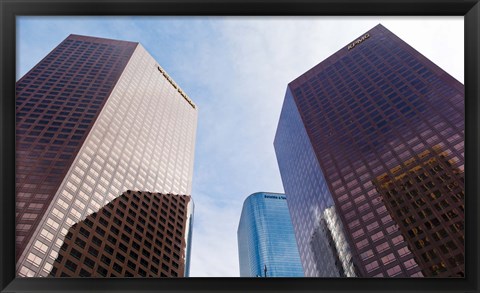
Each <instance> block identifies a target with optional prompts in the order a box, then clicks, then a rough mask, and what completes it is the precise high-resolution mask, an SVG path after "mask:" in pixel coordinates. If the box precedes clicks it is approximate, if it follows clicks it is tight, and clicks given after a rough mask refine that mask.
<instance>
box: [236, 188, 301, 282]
mask: <svg viewBox="0 0 480 293" xmlns="http://www.w3.org/2000/svg"><path fill="white" fill-rule="evenodd" d="M237 240H238V257H239V262H240V277H257V276H258V277H264V276H267V277H303V270H302V265H301V263H300V257H299V254H298V249H297V243H296V241H295V235H294V234H293V227H292V222H291V220H290V214H289V213H288V208H287V203H286V198H285V195H284V194H279V193H270V192H257V193H254V194H251V195H250V196H249V197H247V199H246V200H245V202H244V203H243V209H242V215H241V217H240V223H239V225H238V231H237Z"/></svg>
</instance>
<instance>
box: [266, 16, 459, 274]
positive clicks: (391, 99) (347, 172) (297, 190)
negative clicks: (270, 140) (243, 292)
mask: <svg viewBox="0 0 480 293" xmlns="http://www.w3.org/2000/svg"><path fill="white" fill-rule="evenodd" d="M274 146H275V151H276V155H277V160H278V164H279V168H280V173H281V177H282V181H283V185H284V189H285V193H286V195H287V198H288V200H287V203H288V207H289V210H290V212H291V215H292V222H293V226H294V230H295V235H296V237H297V242H298V243H299V252H300V257H301V259H302V264H303V266H304V269H305V274H306V276H321V277H322V276H330V275H329V274H326V273H327V272H326V268H327V270H328V269H331V270H335V269H337V270H338V272H339V274H338V275H342V270H343V273H344V274H345V275H348V274H347V273H346V272H352V273H353V274H354V275H357V276H367V277H408V276H411V277H422V276H427V277H428V276H439V277H461V276H463V275H464V258H465V256H464V251H465V249H464V232H463V226H464V189H465V188H464V175H463V170H464V86H463V85H462V84H461V83H460V82H458V81H457V80H455V79H454V78H453V77H451V76H450V75H449V74H447V73H446V72H445V71H443V70H442V69H441V68H439V67H438V66H436V65H435V64H434V63H432V62H431V61H430V60H428V59H427V58H425V57H424V56H423V55H421V54H420V53H419V52H417V51H416V50H415V49H413V48H412V47H411V46H409V45H408V44H406V43H405V42H404V41H402V40H401V39H400V38H398V37H397V36H395V35H394V34H393V33H391V32H390V31H389V30H387V29H386V28H385V27H383V26H382V25H377V26H376V27H374V28H373V29H371V30H370V31H368V32H366V33H365V34H363V35H361V36H359V37H358V38H357V39H355V40H353V41H352V42H351V43H349V44H347V45H346V46H345V47H343V48H341V49H340V50H339V51H338V52H336V53H335V54H333V55H332V56H330V57H329V58H327V59H326V60H324V61H322V62H321V63H319V64H318V65H316V66H315V67H313V68H312V69H310V70H309V71H307V72H306V73H305V74H303V75H301V76H300V77H298V78H297V79H295V80H294V81H292V82H291V83H290V84H289V85H288V87H287V92H286V95H285V100H284V104H283V108H282V112H281V115H280V120H279V123H278V128H277V133H276V137H275V141H274ZM332 208H333V210H334V211H336V212H335V213H333V214H335V215H336V216H335V218H336V222H337V223H338V225H335V226H332V228H331V229H329V230H326V229H323V228H322V223H323V222H324V221H325V219H326V217H327V216H326V213H328V214H332V213H330V212H328V211H329V209H332ZM329 235H334V236H335V237H337V238H338V239H345V241H344V242H343V245H342V243H341V241H334V243H335V247H336V249H330V250H328V249H326V248H322V247H325V243H327V242H329V241H331V240H330V238H331V236H329ZM335 237H333V239H335ZM319 252H323V253H324V254H323V255H322V254H321V253H319ZM327 252H330V254H331V256H330V257H325V253H327ZM338 260H340V262H341V263H342V267H341V268H340V267H339V266H338V263H339V262H338ZM335 263H337V265H335ZM350 269H351V270H350Z"/></svg>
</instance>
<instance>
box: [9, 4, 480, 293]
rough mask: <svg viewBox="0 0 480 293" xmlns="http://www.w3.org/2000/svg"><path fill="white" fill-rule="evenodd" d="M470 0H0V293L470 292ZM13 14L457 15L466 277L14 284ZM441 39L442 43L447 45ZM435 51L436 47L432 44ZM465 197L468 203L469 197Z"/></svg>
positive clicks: (473, 18) (474, 141)
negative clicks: (461, 35)
mask: <svg viewBox="0 0 480 293" xmlns="http://www.w3.org/2000/svg"><path fill="white" fill-rule="evenodd" d="M478 2H479V1H478V0H466V1H458V0H416V1H414V0H393V1H388V0H357V1H355V0H336V1H330V0H300V1H294V0H270V1H269V0H257V1H254V0H230V1H222V0H175V1H171V0H141V1H134V0H125V1H121V0H104V1H92V0H71V1H55V0H38V1H36V0H0V9H1V11H0V13H1V16H0V19H1V48H0V50H1V51H0V58H1V60H0V64H1V65H0V67H1V70H0V89H1V99H0V108H1V110H0V111H1V118H0V137H1V141H2V144H1V147H0V165H1V168H0V188H1V196H0V209H1V210H0V229H1V230H0V235H1V236H0V237H1V240H0V290H1V292H5V293H7V292H9V293H10V292H70V291H71V292H116V291H118V292H200V291H201V292H462V293H465V292H469V293H470V292H478V290H479V281H478V276H479V271H478V267H479V256H478V250H479V249H478V247H479V244H478V235H479V225H478V223H480V221H479V217H478V213H477V211H478V210H480V206H479V201H478V198H477V197H476V195H478V194H480V192H479V184H478V181H479V180H478V179H479V171H478V168H479V166H480V160H479V156H478V153H479V148H480V144H479V129H480V127H479V126H480V121H479V113H480V111H479V100H480V95H479V77H480V75H479V55H480V50H479V45H480V39H479V37H480V18H479V14H480V4H479V3H478ZM20 15H25V16H28V15H298V16H306V15H440V16H447V15H463V16H464V17H465V93H466V111H465V113H466V114H465V115H466V117H465V119H466V121H465V122H466V129H465V130H466V133H465V137H466V139H465V151H466V163H465V174H466V180H465V181H466V195H467V196H466V204H465V205H466V209H467V212H466V215H467V220H466V237H465V240H466V243H465V244H466V247H465V249H466V252H465V253H466V256H467V258H466V277H465V278H463V279H432V278H418V279H416V278H415V279H413V278H410V279H399V278H381V279H369V278H349V279H345V278H338V279H322V278H318V279H317V278H298V279H293V278H247V279H245V278H181V279H148V278H139V279H132V278H129V279H121V278H120V279H112V278H105V279H89V278H83V279H82V278H67V279H65V278H56V279H52V278H15V253H14V250H15V240H14V239H15V227H14V223H15V196H14V195H15V98H14V97H15V37H16V34H15V31H16V30H15V17H16V16H20ZM448 39H449V36H448V35H446V36H445V37H444V42H448ZM438 46H442V43H439V44H438ZM469 195H473V196H469Z"/></svg>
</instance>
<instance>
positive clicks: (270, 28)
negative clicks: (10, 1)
mask: <svg viewBox="0 0 480 293" xmlns="http://www.w3.org/2000/svg"><path fill="white" fill-rule="evenodd" d="M379 23H381V24H382V25H384V26H385V27H386V28H387V29H389V30H390V31H392V32H393V33H394V34H396V35H397V36H399V37H400V38H401V39H403V40H404V41H406V42H407V43H408V44H410V45H411V46H413V47H414V48H415V49H416V50H418V51H419V52H420V53H422V54H423V55H425V56H426V57H427V58H429V59H430V60H432V61H433V62H434V63H436V64H437V65H438V66H440V67H441V68H443V69H444V70H445V71H447V72H448V73H450V74H451V75H452V76H453V77H455V78H456V79H457V80H459V81H460V82H462V83H463V79H464V54H463V53H464V25H463V17H424V16H422V17H346V16H339V17H325V16H315V17H311V16H309V17H303V16H302V17H300V16H291V17H283V16H282V17H280V16H274V17H253V16H252V17H245V16H242V17H231V16H229V17H178V16H177V17H167V16H156V17H71V16H69V17H52V16H49V17H39V16H21V17H17V44H16V45H17V56H16V58H17V60H16V62H17V63H16V64H17V65H16V69H17V80H18V79H19V78H20V77H22V76H23V75H24V74H25V73H27V72H28V70H30V69H31V68H32V67H33V66H34V65H35V64H36V63H38V62H39V61H40V60H41V59H42V58H43V57H45V56H46V55H47V54H48V53H49V52H50V51H51V50H52V49H53V48H55V46H57V45H58V44H59V43H60V42H61V41H63V40H64V39H65V38H66V37H67V36H68V35H69V34H80V35H88V36H95V37H104V38H112V39H119V40H126V41H135V42H140V43H141V44H142V45H143V47H144V48H145V49H146V50H147V51H148V52H149V53H150V54H151V55H152V56H153V57H154V58H155V59H156V60H157V61H158V63H159V64H160V65H161V66H162V67H163V68H164V69H165V70H166V71H167V72H168V74H169V75H170V76H171V77H172V78H173V79H174V80H175V81H176V83H177V84H178V85H179V86H180V87H181V88H182V89H183V90H184V91H185V92H186V93H187V94H188V95H189V97H190V98H191V99H192V100H193V101H194V102H195V103H196V105H197V106H198V109H199V116H198V126H197V137H196V148H195V163H194V174H193V189H192V197H193V199H194V202H195V215H194V227H193V240H192V241H193V244H192V257H191V262H190V263H191V265H190V276H191V277H238V276H239V265H238V249H237V228H238V222H239V219H240V213H241V210H242V205H243V201H244V200H245V199H246V198H247V197H248V196H249V195H250V194H252V193H255V192H259V191H267V192H280V193H282V192H283V186H282V181H281V177H280V173H279V170H278V164H277V160H276V157H275V151H274V148H273V140H274V136H275V132H276V128H277V124H278V119H279V116H280V110H281V107H282V103H283V99H284V95H285V91H286V87H287V84H288V83H289V82H290V81H292V80H294V79H295V78H296V77H298V76H300V75H301V74H303V73H304V72H305V71H307V70H308V69H310V68H312V67H313V66H315V65H316V64H318V63H320V62H321V61H322V60H324V59H326V58H327V57H329V56H330V55H332V54H333V53H335V52H336V51H338V50H339V49H340V48H342V47H343V46H345V45H347V44H348V43H350V42H352V41H354V40H355V39H357V38H358V37H359V36H361V35H362V34H364V33H365V32H366V31H368V30H369V29H371V28H372V27H374V26H375V25H377V24H379Z"/></svg>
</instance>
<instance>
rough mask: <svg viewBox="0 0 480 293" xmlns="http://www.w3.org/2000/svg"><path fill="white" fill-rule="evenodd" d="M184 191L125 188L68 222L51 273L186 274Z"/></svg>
mask: <svg viewBox="0 0 480 293" xmlns="http://www.w3.org/2000/svg"><path fill="white" fill-rule="evenodd" d="M192 216H193V202H192V201H191V199H190V197H189V196H184V195H173V194H161V193H151V192H141V191H131V190H128V191H126V192H124V193H123V194H122V195H121V196H119V197H117V198H115V199H114V200H113V201H112V202H110V203H109V204H107V205H106V206H105V207H103V208H101V209H100V210H99V211H98V212H96V213H93V214H91V215H88V216H87V217H86V218H85V220H83V221H80V222H79V223H76V224H75V225H73V226H72V227H71V228H70V229H69V230H68V233H67V235H66V236H65V241H64V243H63V244H62V246H61V247H60V253H59V254H58V256H57V258H56V259H55V262H54V264H53V269H52V271H51V272H50V276H54V277H184V276H185V277H188V269H187V267H188V265H189V259H187V256H189V253H188V250H190V248H191V245H190V243H189V240H190V241H191V237H189V236H190V235H189V232H191V229H190V225H191V223H192V221H191V220H192Z"/></svg>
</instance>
